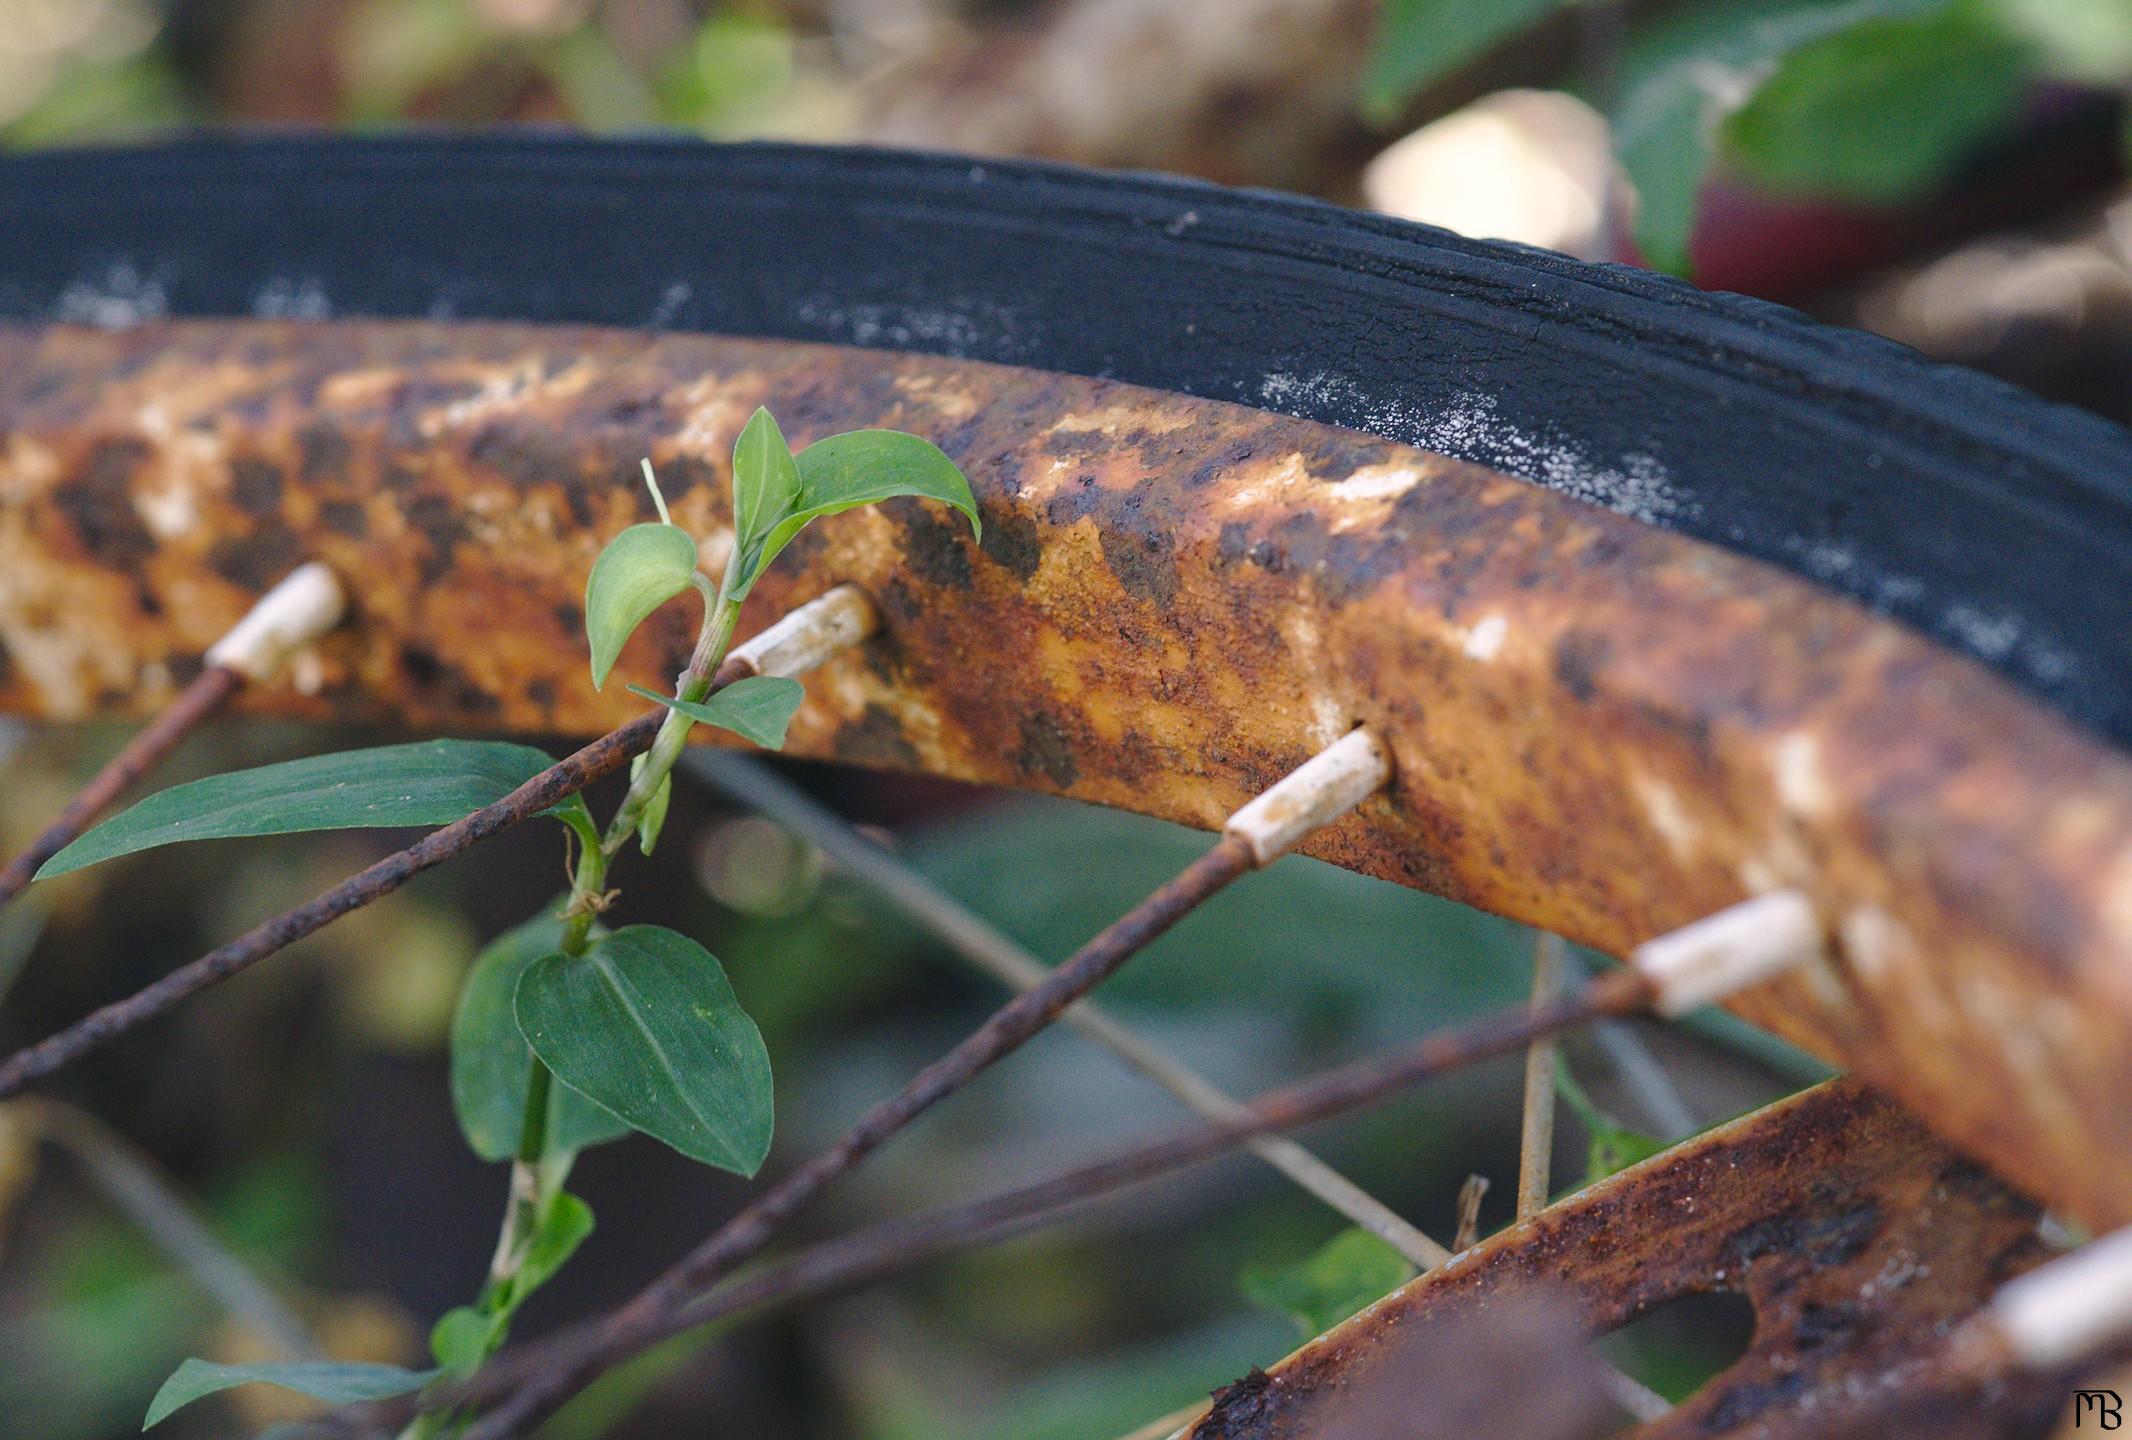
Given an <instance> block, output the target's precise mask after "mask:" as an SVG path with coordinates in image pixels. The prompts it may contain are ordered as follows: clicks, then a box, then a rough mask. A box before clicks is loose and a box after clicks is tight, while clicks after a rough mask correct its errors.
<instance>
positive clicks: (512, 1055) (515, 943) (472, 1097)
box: [452, 906, 630, 1160]
mask: <svg viewBox="0 0 2132 1440" xmlns="http://www.w3.org/2000/svg"><path fill="white" fill-rule="evenodd" d="M549 908H550V910H551V911H552V909H553V908H554V907H552V906H551V907H549ZM562 935H563V922H562V921H560V920H558V919H557V918H555V916H554V915H553V914H552V913H543V914H542V915H540V916H539V917H538V918H536V919H533V920H528V921H527V922H526V923H525V924H523V925H521V926H519V927H518V928H517V929H515V930H509V931H506V932H505V933H503V934H502V935H499V936H497V937H496V939H494V940H492V941H491V942H489V945H488V948H487V949H485V950H483V951H482V952H481V954H480V955H479V956H477V957H476V958H475V960H474V968H473V969H472V970H471V971H470V972H469V973H468V975H467V977H466V988H465V989H464V990H462V991H460V993H459V1009H458V1011H457V1013H455V1014H454V1015H453V1016H452V1109H453V1111H454V1112H456V1113H457V1115H458V1117H459V1129H460V1130H461V1131H462V1132H463V1133H464V1134H465V1135H466V1143H467V1144H468V1145H469V1146H471V1147H473V1151H474V1153H475V1154H476V1155H479V1156H480V1157H481V1158H482V1159H484V1160H509V1159H510V1158H511V1157H512V1156H514V1155H516V1154H517V1153H518V1138H519V1132H520V1131H521V1130H522V1129H523V1128H524V1126H525V1111H526V1076H527V1074H528V1073H529V1072H530V1070H531V1069H532V1064H533V1052H532V1051H531V1050H529V1049H527V1048H526V1039H525V1036H523V1035H521V1034H520V1033H519V1031H518V1016H517V1014H516V1012H515V1011H514V1010H513V1008H512V997H514V996H515V995H516V994H517V993H518V979H519V977H520V976H521V975H523V974H525V972H526V967H527V966H528V965H531V964H532V963H533V962H534V961H536V960H538V959H540V957H541V956H543V955H551V954H554V953H555V951H556V950H557V949H558V948H559V947H560V946H561V944H562ZM629 1129H630V1127H629V1124H628V1122H627V1121H625V1120H622V1119H621V1118H619V1117H618V1116H616V1115H614V1114H612V1113H610V1112H609V1111H607V1110H605V1109H603V1108H601V1107H600V1106H599V1105H598V1104H596V1103H595V1102H593V1101H592V1100H589V1099H587V1098H586V1097H585V1096H583V1095H580V1094H579V1093H578V1092H577V1091H575V1090H573V1089H571V1088H570V1087H569V1086H568V1085H566V1084H556V1085H552V1086H550V1087H549V1090H548V1147H549V1149H550V1150H583V1149H586V1148H588V1147H590V1146H593V1145H603V1144H605V1143H606V1142H608V1141H609V1140H619V1139H621V1138H622V1137H623V1136H624V1135H627V1134H628V1133H629Z"/></svg>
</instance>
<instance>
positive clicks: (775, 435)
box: [725, 405, 801, 600]
mask: <svg viewBox="0 0 2132 1440" xmlns="http://www.w3.org/2000/svg"><path fill="white" fill-rule="evenodd" d="M800 487H801V481H800V471H799V461H798V460H796V459H795V458H794V457H793V454H792V447H791V446H790V445H788V444H786V443H785V432H784V431H783V430H781V429H779V428H778V424H777V420H776V418H775V417H774V416H772V415H771V414H770V412H769V411H768V410H766V409H764V408H762V407H761V406H759V405H758V406H757V407H756V409H755V413H754V414H753V415H750V416H749V417H748V423H747V424H746V425H745V426H743V427H742V428H741V431H740V438H739V439H738V440H735V441H734V442H733V536H734V545H733V559H732V562H731V565H730V567H729V568H728V570H727V572H726V583H725V594H726V598H727V599H729V600H738V599H740V598H742V597H743V596H745V595H746V594H747V593H748V591H749V590H751V589H753V588H754V585H755V577H756V576H758V575H760V574H761V573H762V572H763V571H764V570H766V569H768V568H769V566H770V562H771V560H773V559H775V558H776V555H777V549H778V548H782V547H781V546H780V547H776V548H771V547H770V537H771V536H772V535H773V534H774V533H775V532H776V530H777V527H778V526H779V525H781V524H783V523H784V522H785V521H786V520H788V519H790V518H791V517H792V515H793V514H794V512H796V511H797V510H798V509H799V505H800ZM788 538H789V537H788Z"/></svg>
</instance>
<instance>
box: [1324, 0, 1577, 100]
mask: <svg viewBox="0 0 2132 1440" xmlns="http://www.w3.org/2000/svg"><path fill="white" fill-rule="evenodd" d="M1576 3H1577V0H1482V3H1479V4H1476V3H1474V0H1385V5H1384V17H1383V19H1382V20H1381V21H1379V22H1378V27H1377V42H1376V44H1375V45H1374V46H1373V47H1372V48H1371V50H1370V58H1369V66H1368V69H1367V70H1366V71H1365V73H1364V75H1363V79H1362V103H1363V105H1364V106H1365V107H1367V108H1368V110H1369V111H1370V112H1371V114H1372V115H1374V116H1375V117H1377V118H1378V119H1390V118H1392V117H1393V116H1394V114H1395V113H1396V112H1397V111H1398V110H1399V108H1400V107H1401V106H1402V105H1404V104H1405V103H1406V102H1407V101H1408V100H1411V99H1412V98H1413V97H1414V96H1415V95H1417V94H1419V93H1420V92H1421V91H1423V90H1426V89H1427V88H1428V87H1429V86H1430V85H1432V84H1434V83H1435V82H1436V81H1438V80H1441V79H1442V78H1443V77H1444V76H1446V75H1449V74H1450V73H1451V72H1452V71H1454V70H1456V69H1458V68H1459V67H1460V66H1461V65H1464V64H1465V63H1466V62H1468V61H1469V60H1473V59H1476V58H1478V57H1479V56H1481V55H1483V54H1485V53H1486V52H1487V51H1488V50H1490V49H1492V48H1493V47H1494V46H1495V44H1496V43H1497V42H1498V41H1502V40H1507V39H1509V38H1510V37H1511V36H1512V35H1515V34H1517V33H1518V32H1519V31H1521V30H1529V29H1531V28H1532V27H1533V26H1534V25H1536V24H1538V23H1539V22H1540V21H1541V20H1543V19H1545V18H1546V17H1547V16H1549V15H1552V14H1553V13H1554V12H1555V11H1557V10H1565V9H1568V8H1569V7H1570V6H1572V5H1575V4H1576Z"/></svg>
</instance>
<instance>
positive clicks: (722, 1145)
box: [518, 925, 771, 1175]
mask: <svg viewBox="0 0 2132 1440" xmlns="http://www.w3.org/2000/svg"><path fill="white" fill-rule="evenodd" d="M518 1025H519V1029H520V1030H522V1031H524V1033H525V1037H526V1039H527V1040H528V1041H529V1042H530V1043H531V1044H532V1046H533V1050H534V1053H535V1054H537V1055H539V1056H540V1058H541V1059H543V1060H545V1061H547V1062H548V1068H549V1069H551V1070H553V1071H554V1072H555V1078H556V1079H558V1080H560V1081H562V1082H563V1083H564V1084H566V1085H569V1086H571V1087H572V1088H573V1089H577V1090H582V1091H584V1092H585V1094H587V1095H590V1096H591V1097H592V1098H593V1099H595V1100H597V1101H599V1102H600V1104H602V1105H604V1106H606V1107H607V1108H608V1109H609V1110H612V1111H613V1112H614V1113H615V1114H617V1115H619V1116H621V1117H622V1118H623V1119H625V1120H627V1121H628V1122H629V1123H630V1124H632V1125H634V1126H635V1127H636V1128H637V1129H639V1130H641V1131H643V1132H644V1133H645V1134H647V1135H650V1136H652V1137H653V1138H654V1139H657V1140H663V1141H665V1142H666V1143H667V1144H668V1145H671V1146H673V1147H674V1149H676V1150H679V1151H680V1152H681V1153H682V1154H684V1155H686V1156H688V1157H690V1158H691V1159H694V1160H700V1161H702V1162H703V1163H704V1164H706V1165H715V1166H717V1167H719V1168H720V1169H722V1170H732V1171H736V1172H738V1173H740V1174H742V1175H753V1174H754V1173H755V1171H756V1170H757V1169H758V1168H759V1167H760V1166H761V1165H762V1162H763V1158H764V1157H765V1156H766V1155H768V1154H769V1153H770V1128H771V1090H770V1057H769V1053H768V1052H767V1051H766V1050H765V1049H764V1048H763V1043H762V1035H761V1034H760V1033H759V1032H758V1031H757V1030H756V1028H755V1022H754V1021H752V1020H750V1019H749V1018H748V1017H747V1014H746V1013H745V1012H744V1011H742V1009H741V1008H740V1001H739V1000H738V999H736V998H735V997H734V994H733V987H732V986H731V985H730V984H729V983H727V981H726V977H725V971H724V969H723V968H722V967H720V965H719V964H718V960H717V958H716V957H715V956H713V955H712V954H711V952H710V951H708V950H706V949H704V948H703V947H702V946H701V945H698V944H697V943H696V942H695V941H693V940H691V939H689V938H688V937H687V936H685V935H679V934H676V933H675V932H674V931H672V930H666V929H662V928H660V927H659V926H656V925H631V926H629V927H627V928H626V929H622V930H617V931H615V932H614V933H613V934H612V935H609V936H606V937H605V938H603V939H601V940H599V941H598V942H596V943H595V944H594V945H593V946H592V948H591V949H590V950H588V951H587V952H586V953H585V954H584V955H582V956H577V957H571V956H566V955H549V956H546V957H545V958H543V959H540V960H538V961H535V962H534V963H533V965H532V966H531V967H530V968H528V969H527V971H526V973H525V977H524V978H523V979H522V980H520V981H519V982H518Z"/></svg>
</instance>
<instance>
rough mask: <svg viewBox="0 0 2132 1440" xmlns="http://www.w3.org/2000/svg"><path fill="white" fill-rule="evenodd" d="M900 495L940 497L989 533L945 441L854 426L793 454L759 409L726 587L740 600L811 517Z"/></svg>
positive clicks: (743, 451) (743, 452)
mask: <svg viewBox="0 0 2132 1440" xmlns="http://www.w3.org/2000/svg"><path fill="white" fill-rule="evenodd" d="M900 495H914V496H917V497H919V498H921V499H926V500H938V501H941V502H942V503H944V504H948V505H952V506H954V507H955V508H956V509H958V510H960V511H961V512H962V513H963V514H965V515H967V516H968V517H969V519H970V530H971V532H972V533H973V534H981V533H982V525H981V523H980V522H979V520H978V516H977V501H976V499H975V498H974V497H972V496H971V494H970V482H969V481H968V480H966V479H964V478H963V474H962V472H961V471H960V470H958V469H956V468H955V462H954V461H952V460H950V459H948V457H947V456H946V455H945V454H943V453H942V452H941V450H940V447H938V446H937V445H934V444H933V443H932V442H931V441H929V440H922V439H920V438H919V437H918V436H916V435H906V434H904V433H902V432H901V431H898V430H852V431H849V432H847V433H845V434H842V435H831V436H830V437H828V438H827V439H825V440H820V441H817V442H816V443H815V444H812V445H809V446H808V447H807V448H806V449H805V450H802V451H801V452H800V453H799V455H798V456H797V457H794V456H793V454H792V451H791V449H790V448H789V447H788V446H787V445H786V444H785V437H784V434H783V432H782V431H780V430H779V429H778V428H777V422H776V421H775V420H773V419H771V418H770V412H769V411H767V410H757V411H756V412H755V415H754V418H752V419H751V420H749V421H748V424H747V428H746V429H744V430H742V431H741V432H740V439H739V441H738V442H736V443H735V445H734V447H733V516H734V521H733V526H734V534H735V537H736V538H735V542H734V546H733V559H732V562H731V564H730V567H729V568H728V570H727V572H726V583H725V592H726V596H727V598H729V599H733V600H739V599H741V598H742V597H743V596H745V595H746V594H747V593H748V591H749V590H751V589H752V588H754V585H755V582H756V580H757V579H758V578H760V577H761V575H762V572H763V571H765V570H767V569H769V568H770V562H771V561H773V560H775V559H776V558H777V554H778V552H779V551H780V550H782V549H784V548H785V546H786V545H788V544H790V543H791V540H792V537H793V536H795V535H797V534H799V532H800V531H801V530H802V529H804V528H805V527H806V525H807V524H808V522H809V521H812V520H815V519H817V518H819V517H820V516H823V515H835V514H837V513H839V512H841V511H845V510H851V509H855V508H857V507H858V506H861V505H872V504H876V503H878V502H880V501H882V500H893V499H895V498H896V497H897V496H900Z"/></svg>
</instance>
